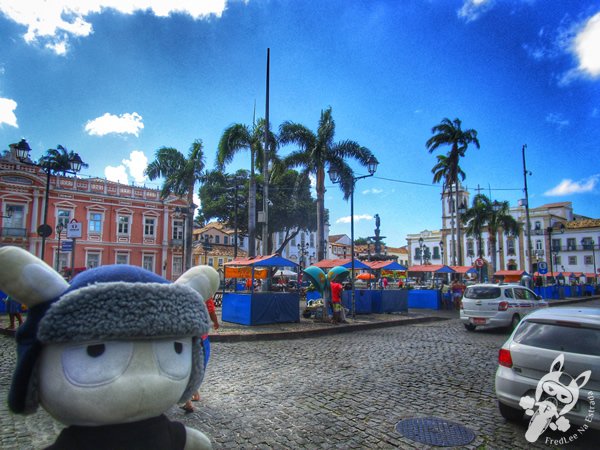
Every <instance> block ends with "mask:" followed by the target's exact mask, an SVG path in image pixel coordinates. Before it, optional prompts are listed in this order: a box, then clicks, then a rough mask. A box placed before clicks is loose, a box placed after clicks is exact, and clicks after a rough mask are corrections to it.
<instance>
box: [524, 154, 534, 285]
mask: <svg viewBox="0 0 600 450" xmlns="http://www.w3.org/2000/svg"><path fill="white" fill-rule="evenodd" d="M526 148H527V144H523V148H522V154H523V180H524V184H525V189H524V190H525V217H526V220H527V225H526V228H527V260H528V262H529V274H530V275H532V276H533V258H532V255H531V252H532V248H531V222H530V220H529V194H528V192H527V175H531V172H528V171H527V167H526V165H525V149H526Z"/></svg>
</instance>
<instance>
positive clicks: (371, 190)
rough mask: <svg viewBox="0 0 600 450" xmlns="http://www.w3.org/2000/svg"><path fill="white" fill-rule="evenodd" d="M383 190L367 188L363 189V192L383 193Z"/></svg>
mask: <svg viewBox="0 0 600 450" xmlns="http://www.w3.org/2000/svg"><path fill="white" fill-rule="evenodd" d="M382 192H383V189H377V188H371V189H365V190H364V191H362V193H363V194H381V193H382Z"/></svg>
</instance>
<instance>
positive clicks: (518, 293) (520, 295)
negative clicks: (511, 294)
mask: <svg viewBox="0 0 600 450" xmlns="http://www.w3.org/2000/svg"><path fill="white" fill-rule="evenodd" d="M515 298H517V299H519V300H526V299H527V295H526V292H525V289H521V288H515Z"/></svg>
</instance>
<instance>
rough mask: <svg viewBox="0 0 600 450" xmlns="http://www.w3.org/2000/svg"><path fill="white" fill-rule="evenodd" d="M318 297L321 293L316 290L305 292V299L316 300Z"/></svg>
mask: <svg viewBox="0 0 600 450" xmlns="http://www.w3.org/2000/svg"><path fill="white" fill-rule="evenodd" d="M318 298H322V297H321V294H319V293H318V292H317V291H307V292H306V300H316V299H318Z"/></svg>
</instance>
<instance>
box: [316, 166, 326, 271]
mask: <svg viewBox="0 0 600 450" xmlns="http://www.w3.org/2000/svg"><path fill="white" fill-rule="evenodd" d="M316 244H317V261H321V260H322V259H325V169H324V168H323V167H320V168H319V169H318V170H317V243H316Z"/></svg>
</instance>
